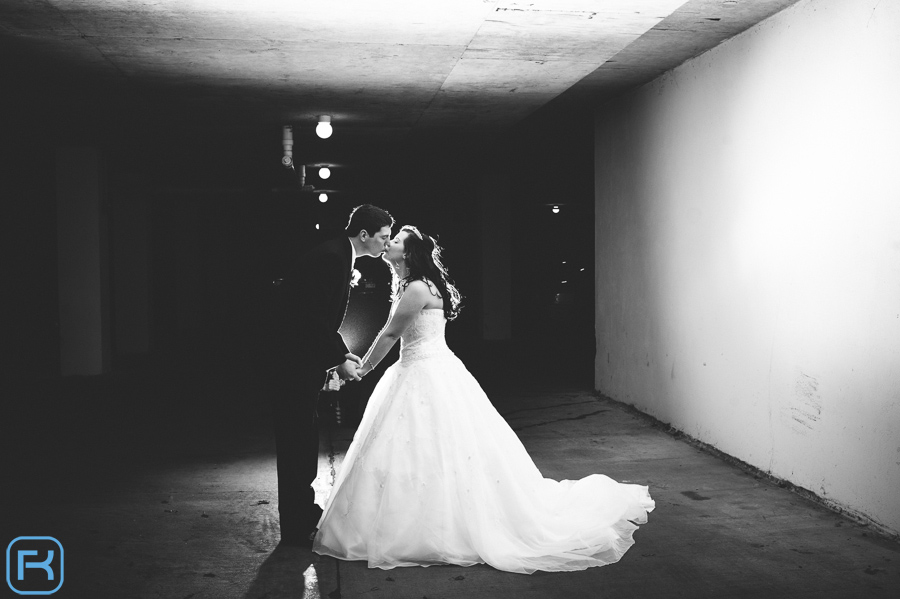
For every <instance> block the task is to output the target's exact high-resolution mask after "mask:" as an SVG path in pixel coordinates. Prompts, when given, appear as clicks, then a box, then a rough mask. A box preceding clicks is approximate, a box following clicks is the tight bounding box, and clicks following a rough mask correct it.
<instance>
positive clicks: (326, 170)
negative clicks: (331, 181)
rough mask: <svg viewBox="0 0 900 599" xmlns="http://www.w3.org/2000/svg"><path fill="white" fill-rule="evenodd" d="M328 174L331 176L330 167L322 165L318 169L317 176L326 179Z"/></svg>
mask: <svg viewBox="0 0 900 599" xmlns="http://www.w3.org/2000/svg"><path fill="white" fill-rule="evenodd" d="M330 176H331V169H330V168H328V167H327V166H323V167H322V168H320V169H319V177H321V178H322V179H327V178H328V177H330Z"/></svg>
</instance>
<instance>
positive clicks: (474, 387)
mask: <svg viewBox="0 0 900 599" xmlns="http://www.w3.org/2000/svg"><path fill="white" fill-rule="evenodd" d="M394 224H395V223H394V219H393V217H392V216H391V215H390V214H389V213H388V212H386V211H385V210H382V209H381V208H378V207H376V206H372V205H370V204H364V205H362V206H357V207H356V208H354V209H353V211H352V212H351V213H350V218H349V221H348V224H347V227H346V229H345V231H344V235H342V236H340V237H338V238H336V239H332V240H330V241H327V242H325V243H323V244H321V245H319V246H317V247H315V248H313V249H312V250H310V251H309V252H307V253H305V254H303V255H302V256H300V257H299V258H298V259H297V261H296V262H295V263H294V265H293V266H292V268H291V269H290V270H289V271H288V272H287V273H285V276H284V278H283V279H281V280H280V285H279V286H278V296H279V301H280V302H281V309H280V312H281V313H282V314H283V315H284V319H283V320H284V326H283V327H282V332H283V334H282V335H281V340H282V341H281V342H280V344H279V346H278V351H277V352H276V353H277V355H276V356H274V358H273V361H272V362H273V366H274V368H273V370H272V372H273V374H272V376H271V379H272V382H273V385H272V386H271V387H272V392H271V396H272V400H273V413H274V418H275V441H276V455H277V472H278V510H279V515H280V525H281V543H282V544H286V545H298V546H305V547H310V544H311V546H312V550H313V551H314V552H316V553H319V554H321V555H330V556H333V557H336V558H339V559H343V560H365V561H367V563H368V565H369V567H377V568H383V569H390V568H394V567H397V566H429V565H436V564H456V565H461V566H469V565H473V564H481V563H484V564H489V565H491V566H493V567H494V568H497V569H499V570H505V571H508V572H519V573H529V574H530V573H532V572H534V571H535V570H543V571H562V570H583V569H585V568H589V567H592V566H602V565H606V564H610V563H613V562H616V561H618V560H619V559H620V558H621V557H622V555H624V553H625V552H626V551H627V550H628V548H629V547H631V545H633V544H634V540H633V539H632V535H633V533H634V531H635V530H637V528H638V526H637V525H638V524H642V523H645V522H646V521H647V513H648V512H650V511H651V510H652V509H653V508H654V502H653V500H652V499H651V498H650V495H649V492H648V489H647V487H645V486H640V485H634V484H621V483H618V482H616V481H614V480H613V479H611V478H609V477H607V476H605V475H602V474H590V475H588V476H586V477H585V478H582V479H580V480H562V481H556V480H552V479H548V478H544V477H543V476H542V475H541V473H540V471H539V470H538V468H537V467H536V466H535V464H534V462H533V461H532V460H531V457H530V456H529V455H528V452H527V451H526V450H525V447H524V446H523V445H522V443H521V441H520V440H519V438H518V437H517V436H516V433H515V432H514V431H513V430H512V429H511V428H510V426H509V425H508V424H507V422H506V421H505V420H504V419H503V417H502V416H501V415H500V414H499V413H498V412H497V410H496V409H494V407H493V405H492V404H491V402H490V400H489V399H488V397H487V396H486V395H485V393H484V391H483V390H482V388H481V386H480V385H479V384H478V382H477V381H476V380H475V378H474V377H473V376H472V374H471V373H470V372H469V371H468V370H467V369H466V367H465V366H464V365H463V363H462V362H461V361H460V359H459V358H458V357H457V356H456V355H455V354H454V353H453V351H451V349H450V348H449V347H448V346H447V342H446V340H445V338H444V328H445V326H446V324H447V323H448V322H450V321H452V320H453V319H455V318H456V317H457V315H458V314H459V312H460V302H461V296H460V293H459V291H458V290H457V289H456V287H455V285H454V284H453V281H452V279H451V278H450V277H449V276H448V274H447V269H446V268H445V267H444V265H443V263H442V262H441V250H442V248H441V247H440V246H439V245H438V244H437V243H436V241H435V240H434V239H433V238H432V237H430V236H429V235H427V234H425V233H423V232H421V231H420V230H419V229H418V228H416V227H414V226H411V225H406V226H403V227H401V229H400V231H399V232H398V233H397V234H396V235H395V236H393V237H392V236H391V232H392V228H393V226H394ZM361 256H370V257H379V256H381V257H382V259H383V260H384V261H385V262H387V263H388V264H389V265H390V267H391V269H392V270H393V283H392V294H391V301H392V305H391V310H390V315H389V317H388V321H387V323H386V324H385V325H384V327H383V328H382V329H381V332H380V333H379V334H378V336H377V337H376V338H375V341H374V343H373V344H372V346H371V347H370V348H369V350H368V351H367V352H366V353H365V355H364V356H362V357H359V356H356V355H354V354H353V353H351V352H350V351H349V350H348V349H347V346H346V344H345V343H344V341H343V339H342V338H341V335H340V333H339V332H338V330H339V329H340V326H341V322H342V320H343V318H344V314H345V312H346V309H347V302H348V298H349V293H350V283H351V273H352V271H353V264H354V261H355V260H356V258H358V257H361ZM398 339H399V340H400V359H399V360H398V361H397V362H396V363H394V364H392V365H391V366H390V367H388V368H387V370H386V371H385V372H384V374H383V375H382V377H381V379H380V380H379V381H378V383H377V385H376V386H375V389H374V390H373V392H372V395H371V397H370V398H369V400H368V403H367V405H366V408H365V412H364V413H363V417H362V420H361V422H360V424H359V427H358V428H357V431H356V433H355V435H354V437H353V442H352V443H351V445H350V447H349V449H348V450H347V455H346V456H345V458H344V460H343V463H342V464H341V467H340V470H339V471H338V472H337V476H336V478H335V482H334V486H333V487H332V489H331V492H330V494H329V496H328V498H327V500H326V501H325V505H324V509H323V508H319V507H318V506H317V505H316V504H315V503H314V499H315V493H314V491H313V489H312V486H311V485H312V482H313V480H314V479H315V478H316V474H317V467H318V448H319V436H318V428H317V424H316V401H317V397H318V393H319V391H320V390H321V389H322V387H323V382H324V381H325V379H326V376H327V373H328V374H330V373H334V374H335V375H336V376H337V377H340V378H341V379H343V380H348V381H350V380H360V379H361V378H362V377H365V376H366V375H368V374H369V373H370V372H371V371H372V370H374V369H375V368H378V367H379V365H380V363H381V361H382V360H383V359H384V357H385V356H386V355H387V353H388V352H389V351H390V349H391V348H392V347H393V346H394V344H395V343H396V342H397V340H398Z"/></svg>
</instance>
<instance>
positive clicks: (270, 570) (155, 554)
mask: <svg viewBox="0 0 900 599" xmlns="http://www.w3.org/2000/svg"><path fill="white" fill-rule="evenodd" d="M485 387H486V389H487V390H488V392H489V395H490V396H491V397H492V399H493V401H494V402H495V404H496V406H497V408H498V409H499V410H500V412H501V413H503V414H504V415H505V416H506V417H507V420H508V421H509V422H510V424H511V425H512V426H513V428H514V429H515V430H516V431H517V432H518V434H519V436H520V438H521V439H522V441H523V443H524V444H525V446H526V447H527V448H528V450H529V452H530V453H531V455H532V457H533V458H534V460H535V462H536V463H537V465H538V467H539V468H540V469H541V470H542V472H543V473H544V475H545V476H548V477H552V478H556V479H561V478H578V477H582V476H585V475H587V474H590V473H593V472H600V473H604V474H607V475H609V476H611V477H613V478H615V479H617V480H620V481H630V482H635V483H640V484H647V485H649V486H650V492H651V494H652V496H653V498H654V499H655V500H656V510H655V511H654V512H652V513H651V514H650V521H649V523H648V524H646V525H644V526H642V527H641V529H640V530H639V531H638V532H637V534H636V535H635V538H636V540H637V543H636V544H635V546H634V547H632V549H631V550H630V551H629V552H628V553H627V554H626V555H625V557H624V558H623V559H622V561H621V562H619V563H617V564H613V565H611V566H607V567H604V568H594V569H590V570H587V571H584V572H574V573H535V574H533V575H530V576H529V575H520V574H509V573H506V572H499V571H496V570H494V569H492V568H490V567H487V566H475V567H470V568H462V567H456V566H435V567H430V568H398V569H395V570H391V571H382V570H370V569H368V568H367V567H366V566H365V564H364V563H361V562H338V561H337V560H334V559H332V558H322V557H320V556H317V555H315V554H312V553H310V552H309V551H306V550H302V549H296V548H287V547H279V546H278V538H279V534H278V515H277V509H276V493H275V483H276V481H275V463H274V452H273V439H272V435H271V428H270V426H269V421H268V411H267V408H266V406H265V405H264V404H263V403H262V402H261V400H260V399H259V398H258V397H256V396H255V395H254V393H253V392H252V390H250V389H249V388H248V387H246V386H242V385H240V384H237V383H236V382H235V381H231V380H226V379H222V378H221V377H218V378H215V379H212V378H210V377H202V376H193V377H178V378H174V379H173V378H170V377H163V376H153V375H149V374H143V375H116V376H113V377H103V378H101V379H87V380H81V381H79V380H68V381H55V382H44V383H32V384H29V385H19V386H17V387H15V388H10V389H8V390H7V393H11V394H12V395H8V397H15V399H16V401H15V402H12V403H10V404H9V405H10V408H9V410H8V411H7V414H6V418H5V419H4V425H5V429H6V430H5V432H4V441H5V445H7V447H6V448H5V451H4V456H6V457H5V459H4V467H5V469H6V470H8V472H7V473H5V474H4V476H3V481H4V483H3V493H0V530H2V532H3V536H2V540H3V542H4V544H8V543H9V542H10V541H11V540H12V539H14V538H16V537H17V536H20V535H48V536H53V537H55V538H57V539H58V540H59V541H60V542H61V543H62V545H63V546H64V548H65V581H64V584H63V587H62V588H61V590H60V591H59V592H57V593H56V594H55V595H53V596H55V597H91V598H102V597H115V598H131V597H135V598H137V597H141V598H142V597H148V598H149V597H168V598H173V599H201V598H204V597H215V598H223V599H224V598H247V599H250V598H252V599H264V598H265V599H278V598H282V597H284V598H287V597H298V598H299V597H304V598H307V599H311V598H314V597H332V598H337V597H385V598H405V597H410V598H415V599H422V598H424V597H427V598H428V599H438V598H446V599H452V598H456V597H460V598H463V597H464V598H466V599H472V598H473V597H497V598H502V597H515V598H516V599H526V598H531V597H535V598H537V597H542V598H543V597H566V598H570V597H571V598H575V597H592V598H593V597H603V598H605V599H617V598H625V597H629V598H630V597H639V598H642V599H650V598H655V597H660V598H662V597H665V598H673V597H690V598H698V597H717V598H718V597H736V598H737V597H741V598H751V597H760V598H763V597H765V598H775V597H792V598H796V597H816V598H821V597H866V598H878V597H891V598H894V597H897V596H898V591H900V545H898V544H897V543H896V542H894V541H892V540H887V539H884V538H882V537H879V536H877V535H875V534H874V533H873V532H871V531H869V530H867V528H866V527H864V526H860V525H858V524H856V523H854V522H852V521H849V520H847V519H845V518H843V517H841V516H839V515H837V514H835V513H832V512H830V511H828V510H826V509H824V508H822V507H820V506H818V505H816V504H814V503H811V502H809V501H807V500H805V499H803V498H801V497H799V496H798V495H796V494H794V493H792V492H790V491H789V490H787V489H785V488H779V487H778V485H777V484H773V483H771V482H768V481H766V480H764V479H760V478H758V477H755V476H754V475H753V474H752V473H748V472H744V471H742V470H740V469H739V468H737V467H735V466H732V465H730V464H728V463H725V462H723V461H721V460H719V459H717V458H716V457H714V456H712V455H710V454H709V453H706V452H704V451H703V450H701V449H699V448H697V447H695V446H693V445H691V444H690V443H688V442H686V441H684V440H679V439H676V438H674V437H672V436H671V435H669V434H668V433H666V432H665V431H664V430H663V429H662V428H661V427H659V426H654V424H653V423H652V422H650V421H649V420H648V419H646V418H644V417H642V416H640V415H637V414H635V413H634V412H632V411H631V410H630V409H628V408H626V407H624V406H622V405H620V404H617V403H615V402H613V401H611V400H608V399H605V398H601V397H597V396H595V395H594V394H593V393H592V392H591V391H590V390H589V389H583V390H582V389H575V388H570V389H562V388H550V387H541V386H535V385H531V386H522V387H521V388H520V389H518V390H514V389H512V388H510V387H509V386H503V385H489V384H486V385H485ZM351 436H352V429H346V428H336V427H330V428H328V429H327V430H324V431H323V435H322V445H323V456H322V461H321V464H322V467H323V468H322V469H323V475H324V476H325V478H326V479H327V474H328V468H329V454H330V453H334V455H336V456H337V459H338V465H339V459H340V455H341V451H342V449H343V448H345V447H346V445H347V443H348V441H349V439H350V437H351ZM2 589H3V590H2V593H6V594H0V597H6V596H10V597H16V596H18V595H15V594H13V593H12V591H11V590H10V589H9V588H7V586H6V585H5V584H4V585H3V586H2Z"/></svg>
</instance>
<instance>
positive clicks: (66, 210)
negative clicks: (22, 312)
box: [56, 147, 111, 376]
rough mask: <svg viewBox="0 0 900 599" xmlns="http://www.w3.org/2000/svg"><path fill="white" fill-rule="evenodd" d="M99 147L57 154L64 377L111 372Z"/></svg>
mask: <svg viewBox="0 0 900 599" xmlns="http://www.w3.org/2000/svg"><path fill="white" fill-rule="evenodd" d="M102 179H103V177H102V164H101V158H100V153H99V151H98V150H97V149H96V148H83V147H81V148H59V149H58V150H57V152H56V198H57V199H56V201H57V251H58V277H59V336H60V344H59V345H60V373H61V374H62V375H64V376H65V375H94V374H102V373H103V372H106V371H108V370H109V362H110V354H111V337H110V303H109V267H108V266H109V250H108V248H109V244H108V239H107V231H108V222H107V215H106V211H105V210H104V208H103V202H102V194H103V185H102Z"/></svg>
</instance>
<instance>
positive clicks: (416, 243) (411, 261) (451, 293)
mask: <svg viewBox="0 0 900 599" xmlns="http://www.w3.org/2000/svg"><path fill="white" fill-rule="evenodd" d="M400 230H401V231H406V232H407V233H408V235H407V236H406V239H405V240H404V242H403V246H404V248H405V249H406V266H407V268H408V269H409V273H408V274H407V276H406V277H404V278H403V279H400V277H398V276H397V275H396V273H395V274H394V279H393V298H394V300H395V301H396V300H397V299H398V298H399V297H400V294H401V293H402V292H403V290H405V289H406V288H407V287H409V284H410V283H412V282H413V281H425V283H426V284H427V283H429V282H431V283H432V284H434V286H435V287H437V289H438V292H439V293H440V294H441V297H442V298H443V299H444V316H445V317H446V318H447V320H448V321H449V320H453V319H454V318H456V317H457V316H459V311H460V310H461V309H462V300H463V296H462V295H460V293H459V290H457V289H456V286H455V285H454V284H453V281H452V280H451V279H450V277H449V276H448V275H447V268H446V267H445V266H444V265H443V264H442V263H441V246H439V245H438V244H437V241H435V240H434V238H433V237H431V236H430V235H426V234H424V233H422V232H420V231H419V230H418V229H417V228H416V227H414V226H412V225H404V226H403V227H402V228H401V229H400Z"/></svg>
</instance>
